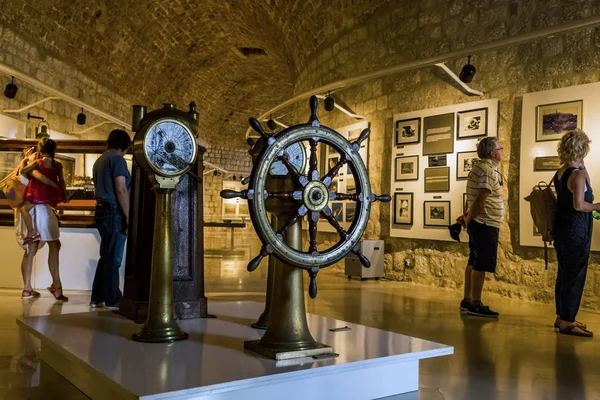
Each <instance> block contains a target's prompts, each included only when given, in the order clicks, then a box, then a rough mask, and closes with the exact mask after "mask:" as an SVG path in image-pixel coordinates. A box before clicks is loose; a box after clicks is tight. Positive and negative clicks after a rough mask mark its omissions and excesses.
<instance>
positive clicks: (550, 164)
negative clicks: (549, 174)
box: [533, 156, 560, 172]
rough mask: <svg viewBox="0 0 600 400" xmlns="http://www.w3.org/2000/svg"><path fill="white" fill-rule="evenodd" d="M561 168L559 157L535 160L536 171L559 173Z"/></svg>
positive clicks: (534, 167)
mask: <svg viewBox="0 0 600 400" xmlns="http://www.w3.org/2000/svg"><path fill="white" fill-rule="evenodd" d="M559 168H560V158H559V157H558V156H544V157H536V158H535V159H534V160H533V170H534V171H536V172H537V171H557V170H558V169H559Z"/></svg>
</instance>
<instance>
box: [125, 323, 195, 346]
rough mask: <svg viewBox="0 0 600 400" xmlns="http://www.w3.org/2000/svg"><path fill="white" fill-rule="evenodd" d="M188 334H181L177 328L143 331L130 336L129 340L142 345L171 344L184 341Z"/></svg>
mask: <svg viewBox="0 0 600 400" xmlns="http://www.w3.org/2000/svg"><path fill="white" fill-rule="evenodd" d="M188 336H189V335H188V334H187V333H185V332H182V331H181V329H179V327H178V326H176V327H173V328H167V329H160V330H147V329H143V330H142V331H141V332H140V333H134V334H133V335H131V340H133V341H135V342H143V343H173V342H176V341H178V340H185V339H187V338H188Z"/></svg>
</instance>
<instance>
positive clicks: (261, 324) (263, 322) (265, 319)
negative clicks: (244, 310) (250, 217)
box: [251, 214, 280, 329]
mask: <svg viewBox="0 0 600 400" xmlns="http://www.w3.org/2000/svg"><path fill="white" fill-rule="evenodd" d="M271 225H272V226H273V228H276V229H277V230H279V228H280V226H279V222H278V219H277V217H276V216H275V214H271ZM278 263H279V260H277V258H275V256H269V269H268V271H267V298H266V300H265V310H264V311H263V313H262V314H261V315H260V317H258V320H257V321H256V322H255V323H253V324H252V325H251V326H252V327H253V328H255V329H267V326H268V325H269V315H270V314H271V301H272V298H273V288H274V287H275V269H276V268H277V264H278Z"/></svg>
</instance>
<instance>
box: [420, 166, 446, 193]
mask: <svg viewBox="0 0 600 400" xmlns="http://www.w3.org/2000/svg"><path fill="white" fill-rule="evenodd" d="M449 191H450V167H442V168H425V193H431V192H449Z"/></svg>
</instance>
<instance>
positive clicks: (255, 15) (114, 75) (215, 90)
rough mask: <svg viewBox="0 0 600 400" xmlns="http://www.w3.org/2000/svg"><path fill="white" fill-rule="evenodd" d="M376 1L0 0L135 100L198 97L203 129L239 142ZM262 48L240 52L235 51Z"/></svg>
mask: <svg viewBox="0 0 600 400" xmlns="http://www.w3.org/2000/svg"><path fill="white" fill-rule="evenodd" d="M385 3H387V2H386V1H381V0H379V1H375V0H339V1H333V2H331V1H324V0H229V1H226V0H210V1H208V0H207V1H200V0H152V1H148V0H137V1H133V0H104V1H89V0H4V1H3V2H2V11H1V12H0V19H1V21H2V22H3V23H5V24H7V25H9V26H12V27H13V28H14V29H15V30H16V31H17V32H18V33H19V34H21V35H23V36H25V37H26V38H27V39H28V40H31V41H32V42H34V43H36V44H38V45H39V46H40V48H41V49H43V50H45V51H47V52H48V53H49V54H53V55H54V56H56V57H57V58H59V59H61V60H62V61H65V62H67V63H69V64H71V65H73V66H75V67H77V68H79V69H80V70H81V71H82V72H84V73H86V74H87V75H88V76H90V77H91V78H93V79H95V80H96V81H98V82H100V83H102V84H105V85H107V86H108V87H109V88H111V89H112V90H114V91H115V92H116V93H119V94H120V95H122V96H124V97H126V98H127V99H129V100H131V101H132V102H135V103H137V104H145V105H148V106H149V108H156V107H159V106H160V105H161V104H162V103H163V102H167V101H172V102H175V103H176V104H177V105H178V107H179V108H186V105H187V103H189V101H190V100H192V99H193V100H195V101H196V102H197V103H198V109H199V111H200V117H201V122H200V129H201V134H202V135H203V137H205V138H206V139H207V140H209V141H210V142H211V143H213V144H219V145H227V146H236V147H239V146H243V143H244V133H245V131H246V129H247V126H248V125H247V120H248V117H249V116H257V115H258V114H259V113H261V112H264V111H265V110H267V109H269V108H270V107H272V106H274V105H276V104H278V103H280V102H282V101H284V100H286V99H288V98H290V97H291V96H292V93H293V86H294V83H295V77H296V74H297V72H298V71H299V70H301V69H302V68H304V66H305V65H306V64H307V63H308V62H309V60H310V57H311V56H312V55H313V54H314V53H315V51H316V50H318V49H319V47H320V46H322V45H325V44H327V43H329V42H331V41H333V40H335V38H336V37H338V36H339V35H340V34H341V33H343V32H344V31H346V30H348V29H349V28H351V27H353V26H356V25H358V24H359V23H361V22H362V21H363V20H365V19H366V18H369V17H370V16H371V15H372V14H373V13H375V12H376V11H377V10H378V9H379V8H381V7H383V6H385ZM240 47H251V48H261V49H264V51H265V52H266V55H250V56H240V55H239V54H236V53H235V52H234V51H232V48H240Z"/></svg>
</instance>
